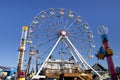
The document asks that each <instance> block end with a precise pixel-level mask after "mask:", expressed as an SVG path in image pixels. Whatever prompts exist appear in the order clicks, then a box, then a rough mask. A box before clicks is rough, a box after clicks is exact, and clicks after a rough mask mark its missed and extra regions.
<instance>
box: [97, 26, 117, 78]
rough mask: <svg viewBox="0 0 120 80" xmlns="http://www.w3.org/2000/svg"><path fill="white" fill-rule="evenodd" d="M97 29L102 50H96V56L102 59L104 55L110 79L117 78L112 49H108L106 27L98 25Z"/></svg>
mask: <svg viewBox="0 0 120 80" xmlns="http://www.w3.org/2000/svg"><path fill="white" fill-rule="evenodd" d="M98 29H99V30H98V32H99V34H100V35H101V38H102V47H103V48H102V49H104V50H100V51H99V52H98V55H97V57H98V58H99V59H104V57H106V60H107V63H108V68H109V74H110V77H111V80H118V79H117V74H116V71H115V68H114V63H113V60H112V55H113V51H112V49H110V47H109V44H108V38H107V32H108V29H107V28H106V27H104V26H100V27H99V28H98Z"/></svg>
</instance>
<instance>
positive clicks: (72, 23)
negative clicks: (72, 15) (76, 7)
mask: <svg viewBox="0 0 120 80" xmlns="http://www.w3.org/2000/svg"><path fill="white" fill-rule="evenodd" d="M75 22H76V19H75V20H73V22H71V24H70V25H69V26H68V27H66V29H65V30H68V29H69V28H70V27H71V26H72V25H74V23H75Z"/></svg>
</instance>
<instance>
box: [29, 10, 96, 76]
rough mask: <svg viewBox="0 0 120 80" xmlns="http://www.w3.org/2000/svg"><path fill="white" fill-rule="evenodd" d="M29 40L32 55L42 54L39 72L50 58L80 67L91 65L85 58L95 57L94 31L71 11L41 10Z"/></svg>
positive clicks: (33, 23)
mask: <svg viewBox="0 0 120 80" xmlns="http://www.w3.org/2000/svg"><path fill="white" fill-rule="evenodd" d="M27 43H28V44H29V48H30V52H31V54H34V53H37V55H39V60H38V63H39V70H38V72H37V75H38V74H39V73H40V71H41V70H42V69H43V67H44V66H45V65H46V63H47V62H48V61H49V60H61V61H65V60H69V61H74V62H75V63H76V64H78V66H79V67H80V69H82V68H84V69H88V68H91V67H90V65H89V64H88V63H87V62H86V59H88V58H92V57H93V55H92V48H94V47H95V45H94V40H93V34H92V31H91V29H90V28H89V25H88V23H87V22H86V21H85V20H84V19H83V18H82V17H81V16H80V15H79V14H78V13H76V12H74V11H72V10H69V9H63V8H59V9H53V8H50V9H48V10H45V11H41V12H40V13H39V14H38V15H37V16H35V17H34V20H33V22H32V23H31V25H30V26H29V32H28V37H27ZM27 47H28V46H27ZM32 52H33V53H32ZM92 70H94V69H92Z"/></svg>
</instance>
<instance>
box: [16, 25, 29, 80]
mask: <svg viewBox="0 0 120 80" xmlns="http://www.w3.org/2000/svg"><path fill="white" fill-rule="evenodd" d="M27 31H28V27H27V26H23V27H22V36H21V42H20V47H19V56H18V64H17V78H18V80H19V76H20V74H21V73H22V77H25V76H24V75H25V73H24V71H22V65H23V59H24V52H25V45H26V37H27ZM21 80H24V79H21Z"/></svg>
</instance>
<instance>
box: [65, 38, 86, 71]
mask: <svg viewBox="0 0 120 80" xmlns="http://www.w3.org/2000/svg"><path fill="white" fill-rule="evenodd" d="M66 39H67V40H68V42H69V43H70V45H71V46H72V48H73V49H74V51H75V53H76V54H77V56H78V58H79V59H80V61H81V62H82V65H83V66H84V67H85V69H88V68H87V66H86V65H85V63H84V61H83V59H82V56H80V55H79V52H78V51H77V49H76V48H75V47H74V45H73V44H72V42H71V41H70V40H69V39H68V37H67V36H66Z"/></svg>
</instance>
